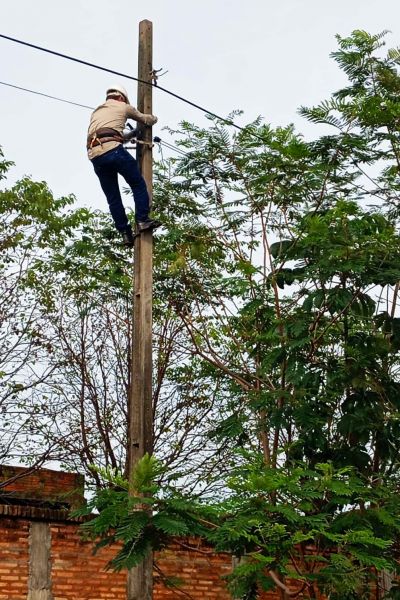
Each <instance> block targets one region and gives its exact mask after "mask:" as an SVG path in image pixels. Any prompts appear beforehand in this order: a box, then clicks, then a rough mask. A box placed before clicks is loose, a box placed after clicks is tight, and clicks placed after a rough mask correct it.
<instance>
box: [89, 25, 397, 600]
mask: <svg viewBox="0 0 400 600" xmlns="http://www.w3.org/2000/svg"><path fill="white" fill-rule="evenodd" d="M383 40H384V34H380V35H376V36H373V35H369V34H367V33H366V32H363V31H355V32H353V34H352V35H351V36H350V37H348V38H342V37H340V36H338V37H337V41H338V50H337V51H336V52H334V53H333V55H332V56H333V58H334V59H335V60H336V61H337V63H338V65H339V66H340V68H342V69H343V70H344V71H345V73H346V74H347V76H348V79H349V83H348V86H347V87H346V88H344V89H341V90H339V91H338V92H336V93H334V94H333V95H332V97H331V98H330V99H328V100H325V101H323V102H321V104H320V105H319V106H316V107H312V108H304V107H303V108H302V109H301V110H300V112H301V114H302V115H303V116H304V117H306V118H307V119H308V120H309V121H311V122H313V123H316V124H318V126H320V127H323V128H324V129H325V130H326V131H327V133H326V134H324V135H322V136H320V137H318V138H317V139H315V140H311V141H306V140H305V139H304V138H303V137H302V136H301V135H300V134H298V133H297V132H296V131H295V130H294V128H293V127H292V126H288V127H278V128H276V129H272V128H271V127H270V126H268V125H266V124H264V123H263V122H262V120H261V119H257V120H256V121H255V122H254V123H251V124H250V125H248V126H247V127H246V128H245V129H244V130H243V131H241V132H239V133H238V132H237V131H233V130H232V129H231V128H230V127H229V126H228V125H226V123H225V122H221V121H219V120H218V119H213V118H212V119H210V120H211V123H210V127H209V128H208V129H203V128H200V127H196V126H194V125H192V124H190V123H187V122H183V123H182V124H181V128H180V130H179V131H175V132H172V133H173V135H174V136H175V139H176V143H177V144H178V145H179V146H180V147H181V149H182V150H184V151H185V152H186V156H185V157H183V158H179V159H171V160H169V161H165V162H164V163H163V164H161V165H160V167H159V173H158V179H157V186H156V190H155V206H156V208H157V210H158V212H159V214H160V215H161V216H162V218H163V219H164V221H165V222H166V223H167V229H168V233H167V234H165V235H163V236H160V237H159V238H158V241H157V246H156V251H157V259H156V289H157V294H156V298H157V297H158V294H159V297H162V298H163V301H162V304H160V306H162V310H163V311H165V310H167V313H166V314H170V313H173V314H174V315H175V316H176V317H177V318H178V319H179V320H180V322H181V324H182V329H183V331H184V332H185V333H186V336H185V337H184V340H183V343H184V345H185V347H187V349H188V350H189V351H190V350H191V352H192V357H193V358H192V359H191V360H190V361H188V362H186V363H184V364H183V366H182V368H183V372H184V373H185V371H186V373H185V375H186V377H184V381H185V383H184V384H183V385H184V386H187V385H190V386H191V385H192V382H194V381H195V382H196V383H195V386H196V390H201V389H204V392H205V394H207V390H210V389H214V390H216V393H217V403H218V404H217V406H218V418H217V419H215V422H214V423H213V425H212V426H211V427H210V428H209V430H208V435H209V438H210V439H212V440H215V441H216V442H217V443H218V444H219V446H220V448H221V450H222V449H223V451H224V456H225V460H224V465H223V468H221V469H218V468H217V469H216V470H214V472H213V474H212V476H213V477H214V479H215V480H216V481H218V482H219V484H220V483H221V482H222V483H223V486H222V490H221V496H220V497H219V498H218V497H217V496H216V495H214V497H213V498H208V499H203V500H201V501H199V500H198V498H196V496H195V495H190V494H186V493H182V492H181V491H179V486H178V489H177V487H176V486H175V487H174V488H172V489H171V487H168V486H167V485H166V484H165V485H164V486H161V488H159V491H158V492H157V491H156V493H155V495H154V497H153V499H152V500H149V502H150V503H151V504H152V507H153V510H154V513H153V514H154V517H151V515H149V513H147V520H146V522H145V523H142V525H141V526H140V532H139V533H137V534H135V535H132V537H131V538H129V539H126V540H125V541H126V543H127V544H128V546H126V547H125V549H126V548H128V547H129V557H130V560H135V559H134V558H133V557H134V555H135V550H134V543H135V540H138V539H140V540H141V541H142V543H143V544H145V540H147V542H148V544H149V547H150V546H153V547H159V546H158V545H159V544H162V543H165V535H172V534H174V533H175V534H177V535H178V534H182V533H184V532H186V531H187V532H188V533H189V534H198V535H202V536H203V537H204V538H205V539H206V540H207V541H208V542H209V543H210V544H211V545H212V546H214V547H215V548H216V549H217V550H224V551H229V552H232V553H234V554H235V555H237V556H238V557H239V558H241V561H240V565H239V566H238V568H237V569H236V570H235V571H234V573H233V574H232V576H231V577H230V578H229V586H230V589H231V590H232V592H233V593H234V594H235V595H236V596H239V597H243V598H250V597H251V598H252V597H254V598H255V597H257V593H258V592H257V590H258V589H265V590H266V589H272V588H275V589H277V590H278V591H280V593H281V594H282V595H283V596H282V597H284V596H285V594H286V596H285V597H293V596H290V592H289V589H288V588H287V580H288V578H290V579H291V580H294V581H295V587H294V595H297V596H298V597H300V596H302V597H310V598H314V597H316V594H317V589H319V590H321V591H322V592H324V593H325V594H326V595H327V596H328V597H329V598H331V599H339V598H340V599H341V600H344V599H348V600H349V599H351V598H359V599H361V598H369V597H370V593H371V589H372V586H378V588H379V586H380V585H381V579H380V574H381V573H382V572H387V571H388V572H389V571H390V572H393V571H396V570H397V562H396V559H397V558H398V551H397V549H398V527H399V522H398V514H399V507H398V464H399V433H400V432H399V419H398V415H399V393H398V392H399V378H398V351H399V344H400V337H399V335H400V328H399V323H400V321H399V317H398V316H397V315H398V310H397V303H398V291H399V284H398V282H399V280H400V268H399V265H400V261H399V258H400V238H399V234H398V229H399V222H398V218H399V211H398V196H399V166H400V162H399V158H400V154H399V151H400V146H399V142H400V139H399V133H398V129H399V128H398V124H399V114H400V113H399V111H400V103H399V100H398V98H399V93H398V92H399V89H400V78H399V74H398V70H397V64H398V61H399V54H398V51H393V50H392V51H389V53H388V54H385V53H384V49H383V46H384V41H383ZM160 317H161V318H162V315H161V314H160ZM186 345H188V346H186ZM187 369H188V371H187ZM189 375H190V377H189ZM200 382H201V386H200V387H198V386H199V383H200ZM201 397H202V396H201V395H200V398H201ZM193 400H194V401H193V411H194V412H196V409H197V398H196V396H194V398H193ZM164 477H165V476H164ZM164 481H165V479H164ZM107 493H110V492H107ZM110 494H111V493H110ZM96 502H99V503H100V504H99V505H98V506H101V502H102V500H101V496H100V497H99V498H98V499H95V500H94V503H95V504H96ZM108 502H109V503H111V504H112V502H113V500H112V494H111V495H110V497H109V499H108ZM96 505H97V504H96ZM177 506H178V509H177V508H176V507H177ZM168 510H178V512H179V518H178V517H177V515H176V513H174V518H175V517H176V519H177V522H178V523H179V525H176V530H175V532H174V531H173V527H172V525H171V527H170V531H165V530H163V531H160V530H162V528H161V527H158V526H157V519H158V518H159V517H158V515H160V514H161V515H164V514H165V513H164V511H168ZM111 512H112V511H111ZM129 513H130V511H129V510H128V509H127V510H126V512H125V513H123V514H124V518H126V517H127V515H129ZM132 515H133V513H131V516H130V519H132V520H133V521H134V520H135V519H136V518H137V515H136V513H135V514H134V516H132ZM99 518H101V517H99ZM153 519H155V521H154V520H153ZM133 521H132V522H133ZM97 523H98V521H97V520H96V519H95V520H94V522H93V525H92V526H93V528H94V529H95V528H96V527H97ZM103 524H104V522H103ZM113 525H114V527H115V528H116V529H115V530H116V531H117V532H118V531H119V527H120V522H119V521H118V519H117V521H115V522H114V524H113ZM185 528H186V529H185ZM199 528H200V529H201V531H200V529H199ZM106 531H107V527H106V524H105V529H103V530H102V532H101V533H104V534H105V532H106ZM97 533H99V530H97ZM132 544H133V546H132ZM141 548H142V550H143V548H144V546H143V545H142V546H141ZM125 558H126V556H125ZM125 558H124V554H122V555H121V554H120V555H119V558H118V566H119V567H120V566H123V565H124V564H125V565H127V563H126V562H125V563H124V560H125ZM137 558H138V559H139V555H138V556H137ZM380 593H381V596H382V595H383V591H382V590H381V592H380ZM396 593H398V592H396V588H395V587H393V588H392V590H391V592H390V594H391V596H390V597H393V598H394V597H395V596H396ZM386 597H389V593H388V594H387V596H386Z"/></svg>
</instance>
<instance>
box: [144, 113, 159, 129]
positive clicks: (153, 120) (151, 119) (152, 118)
mask: <svg viewBox="0 0 400 600" xmlns="http://www.w3.org/2000/svg"><path fill="white" fill-rule="evenodd" d="M145 117H146V119H145V122H144V123H145V125H148V126H149V127H151V126H152V125H155V124H156V123H157V121H158V119H157V117H155V116H154V115H145Z"/></svg>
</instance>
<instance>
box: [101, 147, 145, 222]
mask: <svg viewBox="0 0 400 600" xmlns="http://www.w3.org/2000/svg"><path fill="white" fill-rule="evenodd" d="M92 164H93V168H94V171H95V173H96V175H97V177H98V178H99V180H100V185H101V187H102V189H103V192H104V193H105V195H106V198H107V202H108V206H109V207H110V212H111V216H112V218H113V219H114V223H115V226H116V228H117V229H118V231H126V230H127V229H129V228H130V225H129V222H128V218H127V216H126V212H125V208H124V205H123V204H122V199H121V192H120V191H119V185H118V173H119V174H120V175H122V177H123V178H124V179H125V181H126V183H127V184H128V185H129V187H130V188H131V189H132V192H133V199H134V201H135V218H136V222H138V221H146V219H147V218H148V216H149V194H148V192H147V187H146V183H145V180H144V179H143V177H142V175H141V174H140V172H139V168H138V166H137V162H136V160H135V159H134V158H133V156H131V155H130V154H129V152H128V151H127V150H125V148H124V147H123V146H122V144H120V145H119V146H118V147H117V148H114V149H113V150H109V151H108V152H105V154H101V155H100V156H96V157H95V158H93V159H92Z"/></svg>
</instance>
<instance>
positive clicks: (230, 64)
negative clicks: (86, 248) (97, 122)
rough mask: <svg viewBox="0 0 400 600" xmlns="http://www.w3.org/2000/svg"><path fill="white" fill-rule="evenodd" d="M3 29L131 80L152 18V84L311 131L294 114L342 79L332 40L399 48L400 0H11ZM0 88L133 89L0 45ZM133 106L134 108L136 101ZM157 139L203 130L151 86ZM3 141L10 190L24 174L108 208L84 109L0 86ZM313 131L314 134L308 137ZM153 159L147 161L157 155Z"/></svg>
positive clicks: (81, 92)
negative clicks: (383, 34) (361, 38)
mask: <svg viewBox="0 0 400 600" xmlns="http://www.w3.org/2000/svg"><path fill="white" fill-rule="evenodd" d="M1 4H2V6H1V25H0V33H2V34H4V35H9V36H11V37H16V38H19V39H23V40H25V41H28V42H31V43H33V44H37V45H40V46H44V47H47V48H50V49H52V50H56V51H58V52H62V53H65V54H70V55H72V56H75V57H78V58H81V59H83V60H87V61H89V62H93V63H96V64H99V65H102V66H105V67H109V68H111V69H115V70H117V71H121V72H124V73H129V74H131V75H133V76H136V75H137V39H138V24H139V21H140V20H142V19H149V20H151V21H152V22H153V32H154V67H155V68H160V67H163V68H164V69H167V70H168V73H167V75H165V76H164V77H163V78H162V79H161V80H160V85H163V86H164V87H166V88H168V89H170V90H172V91H174V92H176V93H178V94H180V95H182V96H184V97H186V98H188V99H190V100H192V101H193V102H196V103H197V104H200V105H202V106H205V107H207V108H208V109H209V110H211V111H213V112H216V113H218V114H220V115H222V116H226V115H227V114H228V113H229V112H231V111H232V110H233V109H242V110H243V111H244V116H243V117H241V118H240V119H239V120H238V123H239V124H245V123H247V122H249V121H251V120H252V119H254V118H255V117H256V116H258V115H262V116H263V117H265V120H266V121H267V122H271V123H272V124H273V125H274V126H276V125H278V124H281V125H286V124H288V123H291V122H294V123H295V124H296V126H297V128H298V129H299V130H300V131H303V132H306V133H307V134H308V135H309V134H312V130H311V129H310V127H311V126H310V125H308V124H306V123H305V122H304V121H303V120H302V119H300V117H298V115H297V113H296V111H297V108H298V107H299V106H300V105H302V104H303V105H308V106H310V105H313V104H316V103H318V102H319V101H320V100H322V99H324V98H326V97H328V96H329V95H330V93H331V92H333V91H335V90H336V89H338V88H339V87H341V86H342V85H343V84H344V83H345V78H344V75H343V74H342V73H341V72H340V71H339V69H338V67H337V65H336V63H335V62H334V61H333V60H332V59H331V58H330V57H329V54H330V52H332V51H333V50H335V49H336V40H335V37H334V36H335V34H336V33H339V34H340V35H342V36H346V35H348V34H349V33H350V32H351V31H352V30H354V29H365V30H367V31H368V32H370V33H377V32H380V31H382V30H383V29H389V30H391V34H389V35H388V37H387V44H388V46H389V47H393V46H398V45H400V2H399V0H379V1H378V0H335V1H328V0H280V1H275V2H272V1H270V0H247V2H246V1H244V0H224V1H222V0H220V1H218V0H201V1H200V0H197V1H196V0H147V2H138V1H137V0H136V1H135V0H118V1H115V2H111V1H110V0H96V1H94V0H69V2H60V1H57V0H35V1H34V2H32V0H13V2H11V1H10V0H7V2H5V1H4V0H3V2H1ZM0 56H1V62H0V81H4V82H8V83H11V84H14V85H18V86H22V87H26V88H30V89H33V90H37V91H40V92H43V93H47V94H50V95H53V96H58V97H61V98H65V99H67V100H72V101H75V102H79V103H82V104H87V105H90V106H96V105H98V104H100V103H101V102H102V101H103V98H104V92H105V89H106V88H107V87H108V85H109V84H112V83H116V82H118V81H119V82H120V83H122V84H123V85H125V87H127V89H128V91H129V92H130V96H131V98H133V99H135V98H136V88H135V85H134V83H133V82H129V81H128V80H122V79H119V78H118V77H117V78H115V77H114V76H112V75H108V74H107V73H103V72H101V71H97V70H94V69H91V68H88V67H84V66H82V65H78V64H75V63H71V62H69V61H66V60H63V59H61V58H57V57H53V56H50V55H48V54H44V53H41V52H38V51H36V50H33V49H30V48H26V47H23V46H20V45H17V44H15V43H13V42H9V41H6V40H3V39H0ZM132 103H134V102H132ZM153 103H154V110H153V112H154V114H156V115H157V116H158V118H159V122H158V124H157V125H156V126H155V127H154V128H153V133H154V135H160V137H162V138H163V137H164V138H165V139H166V140H167V141H170V140H169V138H168V135H167V133H166V132H163V131H162V127H163V126H164V125H168V126H170V127H175V126H177V124H178V122H179V121H180V120H181V119H185V120H188V121H192V122H196V123H198V124H200V125H204V124H206V123H207V121H206V120H205V119H204V117H203V115H202V113H201V112H200V111H198V110H196V109H194V108H192V107H190V106H188V105H186V104H183V103H181V102H179V101H178V100H176V99H173V98H171V97H170V96H167V95H166V94H164V93H163V92H160V91H157V90H155V92H154V95H153ZM0 107H1V110H0V145H1V146H2V147H3V150H4V153H5V155H6V158H8V159H10V160H13V161H14V162H15V163H16V167H15V168H14V169H13V170H12V172H11V176H10V182H11V181H14V180H15V179H16V178H19V177H21V176H22V175H24V174H30V175H31V176H32V177H33V178H34V179H35V180H45V181H46V182H47V183H48V184H49V186H50V188H51V189H52V190H53V192H54V193H55V194H56V195H57V196H59V195H63V194H68V193H74V194H75V195H76V197H77V202H78V204H79V205H87V206H92V207H93V208H101V209H106V206H107V205H106V201H105V198H104V197H103V195H102V192H101V189H100V186H99V184H98V181H97V178H96V176H95V174H94V172H93V170H92V167H91V165H90V163H89V161H88V160H87V158H86V152H85V139H86V130H87V124H88V119H89V115H90V111H88V110H85V109H83V108H78V107H74V106H69V105H66V104H62V103H59V102H55V101H53V100H48V99H45V98H42V97H39V96H34V95H32V94H28V93H25V92H21V91H18V90H13V89H11V88H8V87H5V86H3V85H0ZM315 134H316V135H317V134H318V132H317V131H316V132H315ZM157 155H158V153H157V151H156V152H155V156H157Z"/></svg>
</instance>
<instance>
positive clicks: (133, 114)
mask: <svg viewBox="0 0 400 600" xmlns="http://www.w3.org/2000/svg"><path fill="white" fill-rule="evenodd" d="M126 118H127V119H134V120H135V121H138V122H139V123H143V124H144V125H149V126H151V125H155V124H156V123H157V121H158V119H157V117H155V116H154V115H145V114H144V113H141V112H140V111H139V110H138V109H137V108H135V107H134V106H131V105H130V104H128V105H127V107H126Z"/></svg>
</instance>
